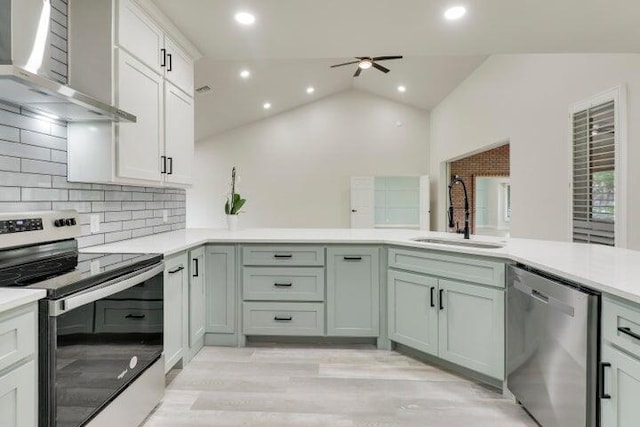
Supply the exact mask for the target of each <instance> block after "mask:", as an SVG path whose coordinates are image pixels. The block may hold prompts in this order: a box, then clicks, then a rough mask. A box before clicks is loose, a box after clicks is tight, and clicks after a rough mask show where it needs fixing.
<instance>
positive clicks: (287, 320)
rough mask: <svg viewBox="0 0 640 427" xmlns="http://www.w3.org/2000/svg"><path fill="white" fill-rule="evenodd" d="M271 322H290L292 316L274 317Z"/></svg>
mask: <svg viewBox="0 0 640 427" xmlns="http://www.w3.org/2000/svg"><path fill="white" fill-rule="evenodd" d="M273 320H275V321H277V322H291V321H292V320H293V316H275V317H274V318H273Z"/></svg>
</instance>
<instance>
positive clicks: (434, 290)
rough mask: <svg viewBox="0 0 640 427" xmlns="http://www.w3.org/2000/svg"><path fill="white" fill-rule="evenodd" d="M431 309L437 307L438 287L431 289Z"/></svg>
mask: <svg viewBox="0 0 640 427" xmlns="http://www.w3.org/2000/svg"><path fill="white" fill-rule="evenodd" d="M430 292H431V304H430V305H431V307H435V306H436V301H435V299H436V298H435V295H436V287H435V286H432V287H431V291H430Z"/></svg>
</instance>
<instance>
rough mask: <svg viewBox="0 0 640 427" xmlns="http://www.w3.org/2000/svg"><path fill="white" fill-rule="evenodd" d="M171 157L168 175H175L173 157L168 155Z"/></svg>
mask: <svg viewBox="0 0 640 427" xmlns="http://www.w3.org/2000/svg"><path fill="white" fill-rule="evenodd" d="M167 159H169V172H167V175H173V157H167Z"/></svg>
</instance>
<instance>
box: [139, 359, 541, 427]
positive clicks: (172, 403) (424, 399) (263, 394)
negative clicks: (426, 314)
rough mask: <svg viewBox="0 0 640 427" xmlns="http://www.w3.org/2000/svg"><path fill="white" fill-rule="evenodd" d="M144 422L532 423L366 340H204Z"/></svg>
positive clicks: (273, 426) (482, 393) (484, 391)
mask: <svg viewBox="0 0 640 427" xmlns="http://www.w3.org/2000/svg"><path fill="white" fill-rule="evenodd" d="M168 378H170V379H169V380H170V384H169V385H168V387H167V390H166V394H165V397H164V400H163V401H162V403H161V404H160V405H159V406H158V407H157V408H156V411H155V412H154V413H153V414H152V415H151V417H150V418H149V419H148V420H147V422H146V423H145V427H160V426H163V427H165V426H166V427H169V426H170V427H180V426H225V427H234V426H256V427H258V426H259V427H289V426H290V427H311V426H313V427H318V426H329V427H365V426H366V427H396V426H397V427H414V426H415V427H427V426H438V427H449V426H450V427H458V426H460V427H462V426H464V427H485V426H486V427H518V426H536V424H535V423H534V422H533V421H532V420H531V419H530V418H529V417H528V415H527V414H526V413H525V412H524V411H523V410H522V409H521V408H520V407H518V406H517V405H516V404H514V403H512V402H511V401H509V400H507V399H504V398H503V397H502V395H501V394H498V393H496V392H495V391H493V390H491V389H488V388H486V387H484V386H482V385H479V384H476V383H474V382H472V381H469V380H466V379H464V378H461V377H459V376H457V375H454V374H452V373H449V372H446V371H443V370H441V369H438V368H435V367H432V366H429V365H425V364H423V363H421V362H418V361H416V360H413V359H411V358H409V357H406V356H404V355H401V354H399V353H396V352H391V351H380V350H375V349H373V348H369V347H363V346H361V347H353V348H348V349H344V348H343V349H336V348H300V347H298V348H296V347H291V346H289V347H282V346H278V347H256V348H223V347H205V348H204V349H203V350H202V351H201V352H200V353H199V354H198V355H197V356H196V357H195V358H194V360H193V361H192V362H191V363H190V364H189V365H188V366H187V367H186V368H185V369H184V370H182V371H179V372H178V374H177V375H175V377H174V378H172V377H168Z"/></svg>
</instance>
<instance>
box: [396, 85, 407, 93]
mask: <svg viewBox="0 0 640 427" xmlns="http://www.w3.org/2000/svg"><path fill="white" fill-rule="evenodd" d="M406 91H407V87H406V86H403V85H400V86H398V92H400V93H405V92H406Z"/></svg>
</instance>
